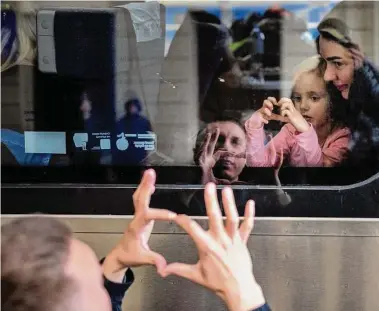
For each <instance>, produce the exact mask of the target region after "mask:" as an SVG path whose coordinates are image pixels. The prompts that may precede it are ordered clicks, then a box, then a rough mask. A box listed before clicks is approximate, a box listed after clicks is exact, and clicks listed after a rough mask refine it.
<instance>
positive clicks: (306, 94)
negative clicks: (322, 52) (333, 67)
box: [291, 56, 331, 132]
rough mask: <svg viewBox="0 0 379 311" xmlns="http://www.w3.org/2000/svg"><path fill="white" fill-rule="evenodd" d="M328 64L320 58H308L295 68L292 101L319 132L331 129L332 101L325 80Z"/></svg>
mask: <svg viewBox="0 0 379 311" xmlns="http://www.w3.org/2000/svg"><path fill="white" fill-rule="evenodd" d="M325 68H326V64H325V61H324V60H323V59H322V58H321V57H319V56H314V57H310V58H307V59H306V60H304V61H303V62H301V63H300V64H299V65H298V66H296V67H295V73H294V79H293V88H292V94H291V99H292V101H293V103H294V105H295V108H296V109H297V110H298V111H300V113H301V115H302V116H303V117H304V119H305V120H306V121H307V122H309V123H311V124H312V126H313V127H314V128H315V130H316V131H317V132H318V131H320V130H322V129H329V130H331V129H330V124H331V120H330V111H329V108H330V101H329V95H328V91H327V87H326V82H325V80H324V78H323V76H324V72H325Z"/></svg>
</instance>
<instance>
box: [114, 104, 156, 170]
mask: <svg viewBox="0 0 379 311" xmlns="http://www.w3.org/2000/svg"><path fill="white" fill-rule="evenodd" d="M141 110H142V107H141V102H140V101H139V99H138V98H132V99H130V100H128V101H127V102H126V103H125V116H124V117H123V118H121V119H120V120H119V121H118V122H117V124H116V128H117V137H118V138H119V139H125V137H120V135H121V136H122V135H124V134H127V135H128V134H129V135H136V137H135V138H133V137H128V138H127V140H128V141H129V142H128V146H127V147H126V149H124V148H119V147H118V145H117V142H116V146H117V150H116V149H115V150H114V152H113V164H116V165H144V164H145V163H144V160H145V158H146V157H147V155H148V151H146V150H145V148H144V147H142V148H139V147H136V146H135V144H134V142H136V141H137V135H138V134H148V133H149V132H151V131H152V128H151V124H150V121H149V120H148V119H147V118H145V117H144V116H142V115H141Z"/></svg>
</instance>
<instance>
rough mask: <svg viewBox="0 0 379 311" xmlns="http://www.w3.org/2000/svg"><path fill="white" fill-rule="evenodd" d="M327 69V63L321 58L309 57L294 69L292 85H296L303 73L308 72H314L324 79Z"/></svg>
mask: <svg viewBox="0 0 379 311" xmlns="http://www.w3.org/2000/svg"><path fill="white" fill-rule="evenodd" d="M325 69H326V63H325V60H324V59H323V58H322V57H320V56H319V55H317V56H312V57H309V58H307V59H305V60H303V61H302V62H301V63H300V64H299V65H297V66H296V67H295V68H294V74H293V84H292V85H295V84H296V82H297V80H298V79H299V77H300V76H301V75H302V74H303V73H307V72H314V73H316V74H317V76H319V77H320V78H324V73H325Z"/></svg>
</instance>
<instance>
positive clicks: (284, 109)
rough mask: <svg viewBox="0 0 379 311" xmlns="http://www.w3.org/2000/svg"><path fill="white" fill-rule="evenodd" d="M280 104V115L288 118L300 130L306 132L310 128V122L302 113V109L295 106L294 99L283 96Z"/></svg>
mask: <svg viewBox="0 0 379 311" xmlns="http://www.w3.org/2000/svg"><path fill="white" fill-rule="evenodd" d="M278 106H280V115H281V116H282V117H286V118H288V120H289V122H290V123H291V124H292V125H293V126H294V127H295V129H296V130H297V131H298V132H300V133H304V132H306V131H308V130H309V128H310V125H309V123H308V122H307V121H306V120H305V119H304V117H303V116H302V115H301V113H300V111H299V110H297V109H296V108H295V106H294V104H293V102H292V100H290V99H289V98H285V97H283V98H282V99H281V100H280V101H279V102H278Z"/></svg>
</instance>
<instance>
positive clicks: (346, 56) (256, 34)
mask: <svg viewBox="0 0 379 311" xmlns="http://www.w3.org/2000/svg"><path fill="white" fill-rule="evenodd" d="M70 6H71V7H70ZM378 10H379V9H378V4H377V3H375V2H374V1H372V2H367V1H362V2H357V1H343V2H341V1H314V2H312V1H293V2H288V1H286V2H277V3H275V4H273V3H271V2H263V1H255V2H249V3H246V2H242V1H241V2H238V1H228V2H223V1H220V2H217V1H191V2H189V1H188V2H183V1H181V2H178V1H160V2H154V1H149V2H133V3H130V2H128V3H126V4H124V3H122V2H119V1H115V2H101V1H100V2H75V3H73V2H70V3H69V4H66V3H65V2H55V1H47V2H30V1H28V2H17V3H16V2H9V3H7V2H3V3H2V50H1V53H2V54H1V56H2V60H1V61H2V65H1V68H2V72H1V78H2V79H1V101H2V105H1V118H2V126H1V145H2V179H3V183H7V184H8V185H13V184H19V183H31V184H33V183H49V184H67V183H69V184H94V185H116V184H117V185H130V186H135V185H136V184H137V183H138V182H139V179H140V176H141V172H142V171H143V170H144V169H146V167H153V168H155V169H156V171H157V174H158V181H157V183H158V185H170V186H171V187H177V188H178V187H179V188H187V189H190V188H194V189H195V188H200V187H201V186H203V185H204V184H205V183H207V182H210V181H212V182H215V183H217V184H218V185H233V186H235V187H237V188H238V187H241V186H242V187H247V188H251V189H257V187H281V186H288V187H309V186H312V187H313V186H314V187H342V186H352V185H356V184H357V183H359V182H364V181H366V180H368V178H372V177H373V176H375V174H377V173H378V170H379V156H378V155H379V109H378V107H379V82H378V81H379V73H378V64H379V48H378V46H379V42H378V37H379V36H378V26H377V25H378V23H371V22H370V21H372V20H376V19H378V18H379V16H378V12H379V11H378ZM345 22H346V24H345Z"/></svg>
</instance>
